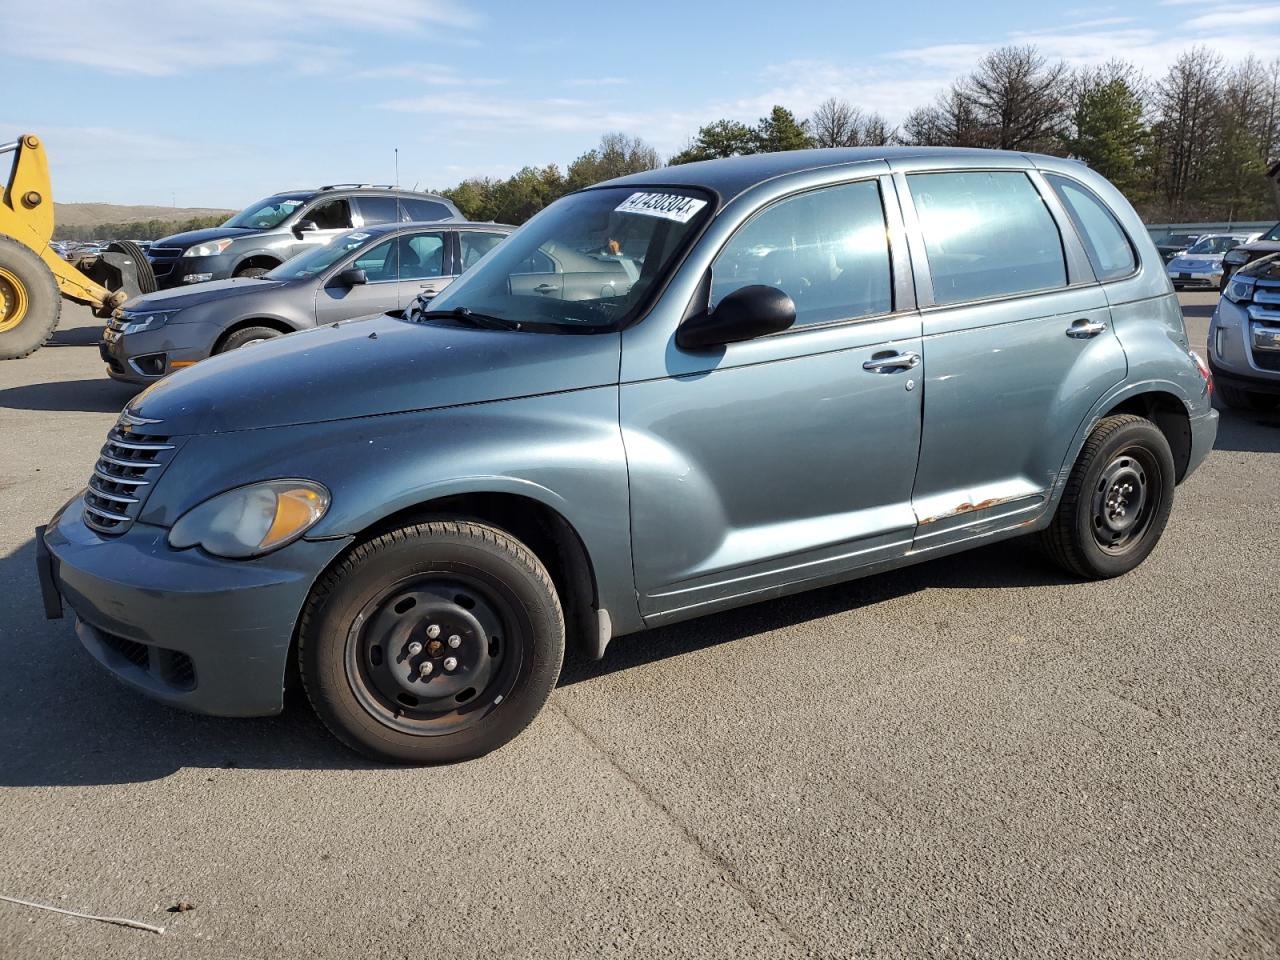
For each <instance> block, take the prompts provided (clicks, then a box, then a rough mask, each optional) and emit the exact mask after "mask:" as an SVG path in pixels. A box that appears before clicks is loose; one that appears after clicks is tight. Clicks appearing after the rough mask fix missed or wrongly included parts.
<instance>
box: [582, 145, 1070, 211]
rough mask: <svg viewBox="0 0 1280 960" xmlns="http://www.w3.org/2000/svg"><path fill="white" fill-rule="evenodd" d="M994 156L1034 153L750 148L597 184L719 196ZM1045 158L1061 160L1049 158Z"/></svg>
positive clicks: (1022, 156)
mask: <svg viewBox="0 0 1280 960" xmlns="http://www.w3.org/2000/svg"><path fill="white" fill-rule="evenodd" d="M993 156H1002V157H1017V158H1020V159H1023V160H1030V159H1031V158H1033V157H1037V158H1038V157H1039V154H1031V153H1019V152H1017V151H1011V150H979V149H976V148H969V147H830V148H824V149H815V150H787V151H784V152H782V153H753V154H748V155H746V156H741V157H724V158H722V159H718V160H700V161H698V162H696V163H684V164H680V165H679V166H675V167H659V168H657V169H656V170H645V171H644V172H642V173H633V174H630V175H628V176H625V177H619V178H617V179H616V180H607V181H605V182H604V183H601V184H597V186H600V187H631V186H637V187H640V186H659V185H661V186H687V187H702V188H704V189H707V190H711V191H713V192H715V193H716V194H718V195H719V196H720V197H721V198H722V199H723V200H725V201H728V200H729V199H731V198H733V197H736V196H737V195H738V194H740V193H741V192H742V191H744V190H746V189H748V188H749V187H753V186H755V185H756V184H757V183H761V182H763V181H765V180H772V179H773V178H775V177H781V176H785V175H786V174H789V173H800V172H801V171H804V170H816V169H820V168H822V167H837V166H843V165H847V164H854V163H867V162H869V161H875V160H904V159H907V158H909V157H926V158H928V159H929V160H934V161H942V162H948V161H954V162H955V163H956V164H957V165H963V164H973V163H981V162H984V161H989V160H990V159H991V158H992V157H993ZM1045 159H1060V158H1048V157H1046V158H1045Z"/></svg>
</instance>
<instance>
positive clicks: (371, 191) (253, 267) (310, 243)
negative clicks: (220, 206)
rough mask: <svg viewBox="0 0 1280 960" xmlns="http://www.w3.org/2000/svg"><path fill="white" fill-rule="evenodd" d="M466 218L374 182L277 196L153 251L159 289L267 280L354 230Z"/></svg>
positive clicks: (437, 202) (432, 198)
mask: <svg viewBox="0 0 1280 960" xmlns="http://www.w3.org/2000/svg"><path fill="white" fill-rule="evenodd" d="M463 219H465V218H464V217H463V216H462V214H461V213H459V212H458V208H457V207H455V206H454V205H453V204H452V203H450V202H449V201H448V200H446V199H445V198H444V197H440V196H436V195H435V194H431V193H414V192H411V191H408V190H396V189H394V188H392V187H385V186H384V187H374V186H369V185H367V184H364V185H361V184H345V183H339V184H332V185H330V186H327V187H320V188H319V189H318V190H297V191H290V192H288V193H277V194H275V195H273V196H270V197H267V198H266V199H264V200H259V201H258V202H257V203H251V204H249V206H247V207H245V208H244V209H243V210H241V211H240V212H239V213H237V214H236V215H235V216H234V217H232V218H231V219H230V220H228V221H227V222H226V223H224V224H223V225H222V226H220V227H210V228H208V229H206V230H190V231H188V232H187V233H176V234H174V235H173V236H172V237H165V238H164V239H163V240H157V241H155V242H154V243H153V244H152V245H151V249H150V250H148V251H147V259H149V260H150V261H151V269H152V270H154V271H155V274H156V284H157V285H158V286H159V287H160V289H162V290H164V289H168V288H169V287H179V286H182V285H184V284H188V283H203V282H204V281H206V280H225V279H226V278H228V277H260V276H262V275H263V274H264V273H266V272H267V271H268V270H273V269H275V268H276V267H278V266H279V265H280V264H282V263H284V261H286V260H288V259H289V258H290V257H295V256H297V255H298V254H300V253H305V252H306V251H307V250H310V249H312V248H314V247H317V246H323V245H324V244H326V243H328V242H329V241H330V240H332V239H333V238H334V237H336V236H338V235H339V234H341V233H345V232H346V231H348V230H350V229H352V228H354V227H367V226H373V225H374V224H379V223H396V222H405V223H409V222H417V221H437V220H463Z"/></svg>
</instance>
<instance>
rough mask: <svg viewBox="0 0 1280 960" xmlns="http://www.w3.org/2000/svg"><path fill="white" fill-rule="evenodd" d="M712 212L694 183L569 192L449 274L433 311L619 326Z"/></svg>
mask: <svg viewBox="0 0 1280 960" xmlns="http://www.w3.org/2000/svg"><path fill="white" fill-rule="evenodd" d="M710 214H711V200H710V198H709V197H708V196H706V195H704V194H702V193H701V192H700V191H698V190H695V189H692V188H685V187H655V188H653V189H652V190H637V189H635V188H633V187H597V188H592V189H589V190H583V191H581V192H579V193H571V194H569V195H568V196H567V197H563V198H561V199H560V200H557V201H556V202H555V203H553V204H551V205H550V206H549V207H547V208H546V209H545V210H543V211H542V212H541V213H539V214H538V215H537V216H536V217H534V218H533V219H532V220H530V221H529V222H528V223H526V224H525V225H524V226H523V227H521V228H520V229H519V230H517V231H516V232H515V233H513V234H511V236H510V237H509V238H508V239H507V240H505V241H504V242H503V243H501V244H500V245H499V246H498V247H497V248H496V249H495V250H494V251H493V255H492V256H488V257H485V258H484V260H483V262H482V263H479V264H477V265H476V267H475V269H474V270H469V271H467V272H466V273H464V274H463V275H462V277H461V278H460V279H459V280H458V281H456V282H455V283H453V284H451V285H450V286H449V287H448V288H447V289H446V290H445V291H444V292H443V293H442V294H440V296H439V297H437V298H436V299H435V300H434V301H432V309H431V313H432V314H433V315H439V314H440V313H443V312H446V311H450V312H452V311H458V313H457V314H456V315H457V316H458V317H459V318H460V320H459V322H465V319H463V318H465V315H466V313H467V312H468V311H469V312H470V313H471V314H474V315H477V316H483V317H487V318H488V321H498V322H503V323H506V324H510V325H519V326H520V327H521V328H522V329H529V330H533V331H541V332H565V331H566V330H578V331H581V332H592V331H597V330H608V329H617V328H619V327H620V326H622V325H624V324H626V323H627V322H628V321H629V320H630V319H632V317H634V316H635V315H636V314H637V313H638V312H639V311H640V310H641V309H642V307H643V306H644V304H645V301H646V297H647V296H648V294H649V293H650V292H651V291H652V290H653V289H654V288H655V287H656V286H657V285H658V284H659V283H660V282H661V281H662V279H663V278H664V277H665V276H666V274H667V273H668V271H669V270H670V269H671V266H672V264H673V263H674V262H675V260H676V258H677V257H678V256H679V254H680V253H681V251H682V250H684V248H685V246H686V245H687V242H688V241H689V240H690V238H691V237H692V236H694V235H695V234H696V232H697V231H698V229H699V228H700V227H701V225H702V223H703V222H704V221H705V220H706V218H707V217H708V216H709V215H710ZM477 322H479V321H477ZM486 322H487V321H486Z"/></svg>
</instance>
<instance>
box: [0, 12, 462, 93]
mask: <svg viewBox="0 0 1280 960" xmlns="http://www.w3.org/2000/svg"><path fill="white" fill-rule="evenodd" d="M142 16H145V17H146V22H145V24H144V23H141V22H139V21H140V17H142ZM480 23H481V18H480V17H479V16H477V15H476V14H474V13H472V12H470V11H469V10H467V9H466V8H464V7H462V6H460V5H459V4H458V3H456V2H454V0H378V2H377V3H351V2H349V0H307V2H305V3H300V2H297V0H216V2H215V0H189V2H185V3H181V4H168V5H166V6H165V7H164V10H163V13H160V14H157V15H154V16H153V15H151V13H150V11H145V10H144V9H143V8H142V7H140V6H139V5H138V4H137V3H135V2H131V0H94V2H91V3H85V4H65V3H53V4H45V5H43V6H42V7H41V8H40V11H39V15H38V16H37V15H33V14H32V13H31V11H30V6H29V5H28V4H24V3H6V4H2V5H0V55H4V54H8V55H16V56H20V57H25V58H31V59H36V60H52V61H59V62H65V63H77V64H82V65H85V66H90V67H97V68H100V69H103V70H109V71H112V72H116V73H134V74H141V75H144V76H167V75H171V74H177V73H187V72H191V71H194V70H198V69H204V68H208V67H228V66H230V67H234V66H244V65H247V64H262V63H271V62H279V61H285V62H289V63H291V64H298V65H299V66H300V67H301V68H302V69H303V70H305V69H306V68H307V67H308V65H309V64H310V65H314V64H315V63H317V62H320V61H328V62H330V63H331V62H332V61H333V60H335V59H339V58H340V57H341V55H342V53H341V49H340V48H339V47H338V46H336V45H335V42H334V41H335V39H337V38H340V37H341V35H342V32H343V31H351V30H366V31H375V32H384V33H385V32H395V33H404V32H405V31H416V30H421V29H424V28H427V27H433V26H438V27H445V28H448V29H449V30H451V31H457V30H467V29H471V28H474V27H476V26H477V25H479V24H480Z"/></svg>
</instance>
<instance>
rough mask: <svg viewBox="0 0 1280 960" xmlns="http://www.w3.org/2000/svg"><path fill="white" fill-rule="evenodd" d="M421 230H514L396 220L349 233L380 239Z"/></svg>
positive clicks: (489, 225)
mask: <svg viewBox="0 0 1280 960" xmlns="http://www.w3.org/2000/svg"><path fill="white" fill-rule="evenodd" d="M423 228H435V229H438V230H496V231H498V232H500V233H511V232H512V231H513V230H515V229H516V228H515V227H513V226H511V224H509V223H481V222H479V221H475V220H397V221H396V222H395V223H374V224H370V225H369V226H367V227H353V228H352V229H351V231H350V232H351V233H367V234H368V235H369V236H371V237H382V236H385V235H386V234H388V233H397V232H399V231H401V230H419V229H423ZM344 236H345V234H344Z"/></svg>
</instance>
